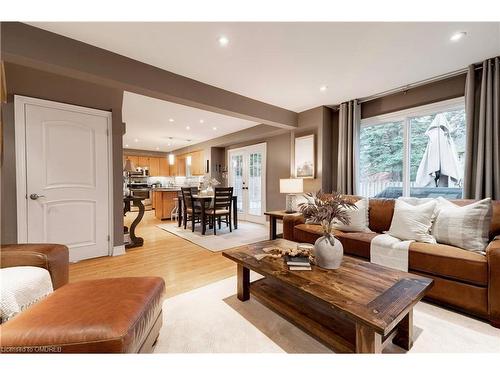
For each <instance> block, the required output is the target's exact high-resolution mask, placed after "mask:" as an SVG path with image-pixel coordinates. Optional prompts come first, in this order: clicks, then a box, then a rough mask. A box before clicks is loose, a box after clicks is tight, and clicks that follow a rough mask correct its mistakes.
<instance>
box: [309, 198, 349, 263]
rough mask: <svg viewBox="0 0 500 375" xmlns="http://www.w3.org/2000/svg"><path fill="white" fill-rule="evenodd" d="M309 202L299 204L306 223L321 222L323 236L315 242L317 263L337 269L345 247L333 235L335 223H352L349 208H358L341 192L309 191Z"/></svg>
mask: <svg viewBox="0 0 500 375" xmlns="http://www.w3.org/2000/svg"><path fill="white" fill-rule="evenodd" d="M306 199H307V202H304V203H301V204H300V205H299V210H300V212H302V214H303V215H304V218H305V219H306V223H315V224H320V225H321V228H322V230H323V236H322V237H320V238H318V239H317V240H316V242H315V243H314V255H315V258H316V264H317V265H318V266H319V267H322V268H327V269H337V268H339V267H340V264H341V263H342V257H343V256H344V248H343V247H342V244H341V243H340V241H339V240H337V239H336V238H335V236H334V235H333V233H332V232H333V226H334V224H335V223H342V224H344V225H349V224H350V217H349V214H348V210H349V209H357V207H356V205H355V204H354V203H353V202H352V200H350V199H348V198H346V197H345V196H343V195H342V194H340V193H337V192H332V193H331V194H325V193H322V192H321V191H320V192H318V193H307V194H306Z"/></svg>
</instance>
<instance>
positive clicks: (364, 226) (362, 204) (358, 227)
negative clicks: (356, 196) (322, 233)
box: [333, 198, 371, 232]
mask: <svg viewBox="0 0 500 375" xmlns="http://www.w3.org/2000/svg"><path fill="white" fill-rule="evenodd" d="M355 204H356V207H357V209H355V208H347V209H346V211H347V215H348V216H349V219H350V223H349V225H344V224H342V223H335V224H334V225H333V228H335V229H338V230H342V231H344V232H371V230H370V228H368V199H367V198H361V199H360V200H358V201H357V202H356V203H355Z"/></svg>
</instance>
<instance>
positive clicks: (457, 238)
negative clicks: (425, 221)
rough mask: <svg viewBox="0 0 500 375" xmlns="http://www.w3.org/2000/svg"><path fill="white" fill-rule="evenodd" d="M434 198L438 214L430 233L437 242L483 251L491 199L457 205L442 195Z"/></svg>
mask: <svg viewBox="0 0 500 375" xmlns="http://www.w3.org/2000/svg"><path fill="white" fill-rule="evenodd" d="M437 202H438V205H437V208H436V212H437V216H436V220H435V221H434V225H433V226H432V235H433V236H434V237H435V238H436V240H437V242H439V243H443V244H448V245H453V246H456V247H460V248H462V249H465V250H470V251H477V252H483V251H484V250H485V248H486V246H488V242H489V238H488V236H489V230H490V223H491V214H492V208H491V199H490V198H486V199H483V200H480V201H478V202H474V203H471V204H468V205H466V206H458V205H456V204H455V203H452V202H450V201H448V200H446V199H444V198H441V197H439V198H437Z"/></svg>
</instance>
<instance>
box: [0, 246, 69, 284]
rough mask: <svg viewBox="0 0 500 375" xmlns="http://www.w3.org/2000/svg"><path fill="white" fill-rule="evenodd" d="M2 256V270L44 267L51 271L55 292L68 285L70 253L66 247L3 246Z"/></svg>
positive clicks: (0, 263)
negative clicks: (20, 267)
mask: <svg viewBox="0 0 500 375" xmlns="http://www.w3.org/2000/svg"><path fill="white" fill-rule="evenodd" d="M0 255H1V261H0V268H6V267H16V266H33V267H42V268H45V269H46V270H47V271H49V273H50V277H51V279H52V286H53V288H54V290H55V289H58V288H60V287H62V286H63V285H65V284H67V283H68V274H69V252H68V248H67V247H66V246H64V245H57V244H22V245H2V247H1V251H0Z"/></svg>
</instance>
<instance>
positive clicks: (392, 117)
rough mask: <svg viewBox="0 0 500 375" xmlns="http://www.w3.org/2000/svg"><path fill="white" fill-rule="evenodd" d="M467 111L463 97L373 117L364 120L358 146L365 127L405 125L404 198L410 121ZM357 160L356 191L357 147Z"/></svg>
mask: <svg viewBox="0 0 500 375" xmlns="http://www.w3.org/2000/svg"><path fill="white" fill-rule="evenodd" d="M460 109H464V110H465V96H461V97H458V98H454V99H448V100H443V101H439V102H435V103H431V104H426V105H421V106H418V107H412V108H408V109H403V110H401V111H397V112H390V113H386V114H383V115H378V116H373V117H369V118H365V119H362V120H361V121H360V125H359V132H358V139H357V142H358V145H359V144H360V141H361V139H360V134H361V129H362V128H363V127H365V126H377V125H382V124H385V123H388V122H402V123H403V195H402V196H403V197H409V196H410V184H411V181H410V157H411V155H410V151H411V150H410V142H411V139H410V120H411V119H412V118H414V117H421V116H428V115H432V114H434V113H436V112H450V111H455V110H460ZM356 154H357V160H358V162H357V163H356V177H357V184H356V191H358V190H359V188H360V186H359V184H360V181H361V180H360V169H361V165H360V161H361V160H360V147H359V146H358V147H357V153H356Z"/></svg>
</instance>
